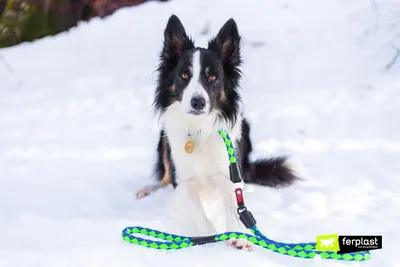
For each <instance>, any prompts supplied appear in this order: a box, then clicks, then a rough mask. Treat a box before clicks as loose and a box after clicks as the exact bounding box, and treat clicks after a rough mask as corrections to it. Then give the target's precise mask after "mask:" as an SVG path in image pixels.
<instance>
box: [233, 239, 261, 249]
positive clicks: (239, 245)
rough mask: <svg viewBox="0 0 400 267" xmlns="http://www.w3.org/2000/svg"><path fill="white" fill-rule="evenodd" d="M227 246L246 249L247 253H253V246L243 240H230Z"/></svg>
mask: <svg viewBox="0 0 400 267" xmlns="http://www.w3.org/2000/svg"><path fill="white" fill-rule="evenodd" d="M228 246H232V247H235V248H237V249H244V248H246V249H247V250H248V251H253V250H254V247H255V246H254V244H253V243H251V242H250V241H249V240H247V239H244V238H238V239H236V238H230V239H229V240H228Z"/></svg>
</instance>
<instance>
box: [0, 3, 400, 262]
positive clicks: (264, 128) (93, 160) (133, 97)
mask: <svg viewBox="0 0 400 267" xmlns="http://www.w3.org/2000/svg"><path fill="white" fill-rule="evenodd" d="M390 3H392V5H390ZM396 10H397V11H398V10H399V7H397V9H396V2H395V1H392V2H389V1H364V0H353V1H346V0H340V1H334V0H326V1H318V0H306V1H278V0H273V1H262V0H258V1H255V0H254V1H246V2H244V1H231V0H221V1H212V0H201V1H200V0H198V1H184V0H175V1H171V2H170V3H166V4H159V3H155V2H150V3H147V4H144V5H142V6H139V7H134V8H128V9H124V10H121V11H119V12H117V13H116V14H115V15H113V16H111V17H109V18H106V19H104V20H93V21H91V22H90V23H87V24H81V25H80V26H79V27H77V28H74V29H71V30H70V31H69V32H67V33H63V34H60V35H58V36H56V37H48V38H45V39H43V40H40V41H38V42H35V43H31V44H22V45H19V46H17V47H13V48H9V49H3V50H0V56H1V57H2V58H3V59H2V63H1V62H0V266H1V267H28V266H35V267H36V266H37V267H92V266H93V267H106V266H107V267H114V266H134V267H142V266H158V265H160V266H161V265H162V266H193V267H203V266H204V267H210V266H223V265H224V264H228V265H235V266H240V265H243V266H269V267H274V266H318V265H320V266H390V267H395V266H397V267H398V266H400V258H399V257H398V255H396V254H395V251H396V250H397V246H396V244H397V243H398V242H397V240H399V239H400V232H399V224H400V223H399V222H400V179H399V178H400V164H399V162H400V108H399V107H398V104H399V103H400V60H399V61H398V62H396V63H394V64H393V66H391V67H390V68H389V70H387V69H385V67H386V66H387V64H388V63H390V61H391V60H392V58H393V57H394V56H395V49H394V48H393V47H396V45H399V42H398V40H396V34H398V33H399V30H398V27H399V25H400V23H399V24H397V28H396V26H394V25H396V24H395V22H393V21H394V19H395V18H396V16H394V15H393V14H396V12H397V11H396ZM172 12H173V13H175V14H177V15H178V16H179V17H180V18H181V20H182V21H183V23H184V24H185V26H186V29H187V31H188V32H189V33H191V34H192V35H193V37H194V38H195V39H196V43H197V44H198V45H200V46H203V45H205V44H206V41H207V40H208V38H209V37H211V35H214V34H216V32H217V31H218V30H219V28H220V27H221V26H222V24H223V23H224V22H225V21H226V20H227V19H228V18H230V17H234V18H235V19H236V21H237V23H238V25H239V30H240V32H241V33H242V35H243V55H244V59H245V66H244V68H243V71H244V74H245V78H244V79H243V82H242V87H243V95H244V103H245V111H246V115H247V116H248V118H249V119H250V121H251V123H252V125H253V128H252V138H253V140H254V145H255V147H256V151H255V153H254V155H253V156H254V157H258V156H266V155H279V154H286V155H291V160H292V162H293V163H294V164H296V166H297V168H298V170H299V172H300V173H301V175H302V177H304V181H303V182H302V183H299V184H298V185H296V186H293V187H292V188H288V189H283V190H273V189H269V188H261V187H255V186H253V187H251V188H250V189H251V190H249V192H247V193H246V200H247V204H248V207H249V208H250V210H251V211H252V212H253V214H254V215H255V216H256V218H257V221H258V224H259V227H260V228H261V229H263V231H264V232H265V234H267V235H268V236H269V237H270V238H273V239H276V240H280V241H286V242H300V241H314V240H315V236H316V235H320V234H329V233H339V234H371V235H383V245H384V249H383V250H378V251H372V258H371V259H370V260H369V261H367V262H363V263H353V264H349V263H345V262H333V261H323V262H318V261H315V262H314V261H309V260H300V259H296V258H291V257H287V256H281V255H278V254H276V253H272V252H269V251H266V250H262V249H256V250H255V252H251V253H248V252H245V251H237V250H234V249H232V248H228V247H226V246H225V245H224V244H221V243H220V244H212V245H207V246H202V247H195V248H189V249H185V250H182V251H176V252H162V251H155V250H150V249H146V248H141V247H137V246H134V245H131V244H128V243H125V242H123V241H122V240H121V238H120V232H121V230H122V229H123V228H124V227H126V226H129V225H143V226H147V227H153V228H157V229H160V230H165V231H169V232H173V233H178V234H185V229H184V228H182V227H181V226H180V225H179V224H177V223H175V222H174V221H173V220H171V219H170V218H169V217H168V215H167V214H166V211H165V207H166V204H167V203H166V200H168V198H169V197H170V195H171V193H172V188H168V189H166V190H161V191H159V192H157V193H156V194H154V195H151V196H149V197H148V198H144V199H142V200H140V201H137V200H136V199H135V192H136V190H137V189H138V188H140V187H141V186H142V185H144V184H148V183H149V182H150V181H151V180H152V177H151V167H152V164H153V159H154V151H155V143H156V141H157V134H158V132H157V125H156V122H155V121H154V120H152V117H151V114H150V109H149V107H150V104H151V101H152V96H153V91H154V86H155V78H156V76H155V72H154V71H155V68H156V66H157V63H158V62H157V60H158V52H159V50H160V48H161V43H162V36H163V34H162V31H163V29H164V27H165V24H166V21H167V19H168V17H169V16H170V15H171V13H172ZM399 13H400V12H399ZM397 17H398V16H397ZM207 25H208V26H207ZM396 29H397V33H396ZM204 32H206V35H203V33H204ZM398 47H400V45H399V46H398Z"/></svg>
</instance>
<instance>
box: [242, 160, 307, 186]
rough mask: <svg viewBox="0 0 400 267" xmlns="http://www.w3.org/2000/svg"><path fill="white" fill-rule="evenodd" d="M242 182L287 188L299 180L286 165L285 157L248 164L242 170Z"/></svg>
mask: <svg viewBox="0 0 400 267" xmlns="http://www.w3.org/2000/svg"><path fill="white" fill-rule="evenodd" d="M243 172H244V182H245V183H248V184H258V185H263V186H269V187H275V188H279V187H287V186H290V185H292V184H293V183H295V182H296V181H297V180H299V178H298V177H297V175H296V174H295V172H294V171H293V170H292V168H291V167H290V166H289V164H288V163H287V157H276V158H269V159H259V160H256V161H255V162H249V163H248V164H247V166H245V168H244V170H243Z"/></svg>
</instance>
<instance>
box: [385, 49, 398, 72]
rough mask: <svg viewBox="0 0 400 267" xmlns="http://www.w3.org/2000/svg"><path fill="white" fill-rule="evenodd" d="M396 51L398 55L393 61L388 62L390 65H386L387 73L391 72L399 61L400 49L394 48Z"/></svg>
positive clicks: (395, 55)
mask: <svg viewBox="0 0 400 267" xmlns="http://www.w3.org/2000/svg"><path fill="white" fill-rule="evenodd" d="M394 49H395V51H396V53H395V54H394V56H393V57H392V59H391V60H390V61H389V62H388V64H386V66H385V70H386V71H388V70H390V69H391V68H392V67H393V66H394V64H395V63H396V61H397V59H398V58H399V57H400V49H399V48H394Z"/></svg>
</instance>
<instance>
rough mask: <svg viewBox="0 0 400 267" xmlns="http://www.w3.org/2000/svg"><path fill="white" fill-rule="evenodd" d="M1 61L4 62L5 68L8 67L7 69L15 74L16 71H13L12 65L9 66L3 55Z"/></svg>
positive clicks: (0, 56) (0, 57)
mask: <svg viewBox="0 0 400 267" xmlns="http://www.w3.org/2000/svg"><path fill="white" fill-rule="evenodd" d="M0 61H1V62H3V64H4V66H5V67H6V69H7V70H8V71H9V72H10V73H13V72H14V69H13V67H12V66H11V64H9V63H8V62H7V60H6V59H5V57H4V56H3V55H2V54H0Z"/></svg>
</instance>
